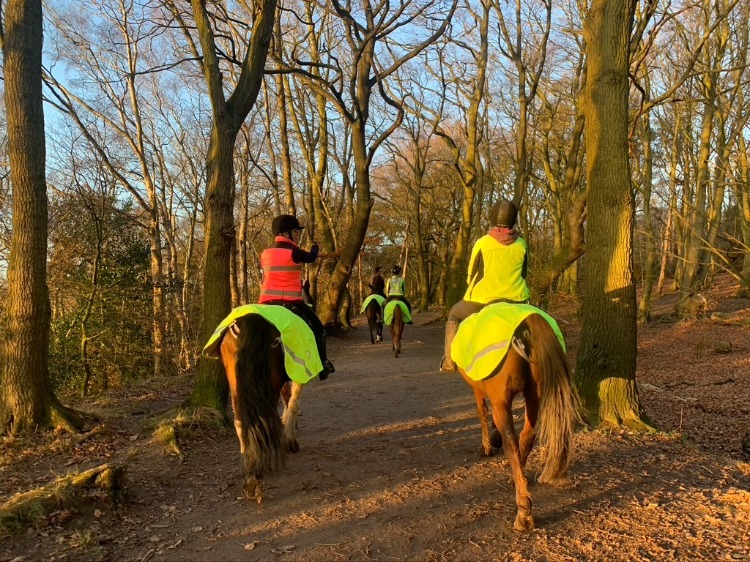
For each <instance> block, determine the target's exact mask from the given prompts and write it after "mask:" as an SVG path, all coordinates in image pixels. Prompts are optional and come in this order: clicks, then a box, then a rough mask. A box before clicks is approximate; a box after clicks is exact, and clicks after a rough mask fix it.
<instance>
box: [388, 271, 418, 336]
mask: <svg viewBox="0 0 750 562" xmlns="http://www.w3.org/2000/svg"><path fill="white" fill-rule="evenodd" d="M391 273H393V275H391V278H390V279H388V282H387V283H386V285H385V296H386V297H388V298H387V299H386V301H385V303H384V304H383V308H385V306H386V305H387V304H388V303H389V302H390V301H401V302H402V303H404V304H405V305H406V308H408V309H409V315H411V303H410V302H409V301H408V300H406V297H405V296H404V288H405V286H406V281H404V278H403V277H401V275H400V273H401V266H400V265H394V266H393V268H392V269H391ZM412 323H413V322H411V321H409V322H407V324H412Z"/></svg>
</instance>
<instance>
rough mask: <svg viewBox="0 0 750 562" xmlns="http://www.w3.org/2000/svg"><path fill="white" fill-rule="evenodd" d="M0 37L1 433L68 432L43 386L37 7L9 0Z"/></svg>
mask: <svg viewBox="0 0 750 562" xmlns="http://www.w3.org/2000/svg"><path fill="white" fill-rule="evenodd" d="M4 16H5V21H4V25H5V29H4V35H3V36H2V50H3V58H4V79H5V80H4V82H5V83H4V87H5V107H6V114H7V130H8V156H9V159H10V177H11V183H12V186H13V234H12V237H11V244H10V260H9V265H8V295H7V330H6V339H5V342H4V343H5V354H4V355H5V366H4V369H3V373H2V380H1V381H0V432H5V431H7V430H10V431H12V432H13V433H17V432H19V431H23V430H35V429H45V428H49V427H53V426H55V425H63V426H65V427H66V428H67V429H69V430H71V429H72V425H71V423H72V422H71V421H70V420H71V417H70V416H71V412H69V411H68V410H66V409H65V408H64V407H63V406H62V405H61V404H60V403H59V402H58V401H57V399H56V397H55V395H54V393H53V392H52V388H51V386H50V380H49V336H50V300H49V290H48V288H47V220H48V219H47V184H46V179H45V139H44V112H43V110H42V72H41V69H42V2H41V1H40V0H8V2H7V3H6V4H5V14H4Z"/></svg>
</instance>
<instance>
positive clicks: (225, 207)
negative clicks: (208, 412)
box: [187, 0, 276, 412]
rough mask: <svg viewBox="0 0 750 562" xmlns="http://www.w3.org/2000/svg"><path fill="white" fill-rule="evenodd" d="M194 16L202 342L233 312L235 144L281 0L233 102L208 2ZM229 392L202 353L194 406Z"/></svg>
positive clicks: (257, 33) (262, 5) (262, 14)
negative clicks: (201, 139) (200, 100)
mask: <svg viewBox="0 0 750 562" xmlns="http://www.w3.org/2000/svg"><path fill="white" fill-rule="evenodd" d="M192 6H193V16H194V17H195V23H196V29H197V32H198V35H199V37H200V42H201V48H202V50H203V72H204V77H205V80H206V85H207V87H208V93H209V97H210V99H211V108H212V113H213V124H212V129H211V139H210V142H209V146H208V154H207V156H206V182H207V185H206V196H205V202H204V213H205V221H204V226H203V229H204V233H205V263H204V267H203V322H202V323H201V331H200V341H201V344H203V343H205V342H206V341H208V338H209V337H210V336H211V334H212V333H213V331H214V329H215V328H216V326H218V325H219V323H220V322H221V321H222V320H223V319H224V317H225V316H226V315H227V314H229V312H230V308H231V294H230V289H229V259H230V254H231V251H232V238H233V237H234V235H235V229H234V217H233V207H234V158H233V156H234V145H235V142H236V139H237V133H238V132H239V130H240V127H241V126H242V123H243V121H244V120H245V117H247V115H248V113H249V112H250V110H251V109H252V108H253V106H254V105H255V101H256V99H257V97H258V93H259V92H260V87H261V84H262V83H263V69H264V67H265V61H266V56H267V54H268V49H269V46H270V43H271V38H272V34H273V22H274V16H275V13H276V0H258V3H257V5H256V10H255V19H254V21H253V29H252V33H251V38H250V43H249V45H248V47H247V52H246V54H245V59H244V61H243V63H242V71H241V73H240V76H239V78H238V80H237V86H236V87H235V90H234V92H233V93H232V95H231V97H230V98H229V99H228V100H225V99H224V86H223V82H222V74H221V71H220V68H219V60H218V55H217V49H216V45H215V42H214V35H213V30H212V29H211V24H210V18H209V16H208V13H207V12H206V6H205V0H192ZM228 393H229V387H228V384H227V379H226V377H225V376H224V369H223V367H222V365H221V363H220V362H219V361H217V360H216V359H209V358H207V357H205V356H201V357H200V358H199V359H198V365H197V369H196V377H195V387H194V388H193V392H192V394H191V395H190V397H189V398H188V400H187V404H188V405H190V406H196V407H200V406H205V407H209V408H214V409H216V410H219V411H220V412H224V411H225V405H226V402H227V397H228Z"/></svg>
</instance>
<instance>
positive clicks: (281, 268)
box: [263, 265, 302, 273]
mask: <svg viewBox="0 0 750 562" xmlns="http://www.w3.org/2000/svg"><path fill="white" fill-rule="evenodd" d="M268 271H302V267H300V266H299V265H269V266H266V267H264V268H263V273H266V272H268Z"/></svg>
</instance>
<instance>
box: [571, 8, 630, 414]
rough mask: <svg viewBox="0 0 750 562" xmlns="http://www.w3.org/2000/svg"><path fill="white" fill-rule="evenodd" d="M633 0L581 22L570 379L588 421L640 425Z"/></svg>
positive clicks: (598, 11)
mask: <svg viewBox="0 0 750 562" xmlns="http://www.w3.org/2000/svg"><path fill="white" fill-rule="evenodd" d="M633 12H634V2H633V0H594V1H593V2H592V4H591V8H590V9H589V12H588V14H587V16H586V21H585V23H584V39H585V41H586V49H587V55H588V75H587V80H586V90H585V95H584V99H583V102H584V107H583V110H584V114H585V121H586V125H585V139H586V158H587V169H586V179H587V184H588V186H589V195H588V242H587V247H586V257H585V268H586V271H585V284H584V291H583V320H582V323H583V330H582V333H581V344H580V348H579V353H578V364H577V368H576V371H575V379H576V383H577V385H578V388H579V391H580V394H581V398H582V405H583V408H584V412H583V413H584V416H585V418H586V419H587V420H588V421H589V422H590V423H592V424H594V425H598V424H600V423H608V424H614V425H619V424H622V423H624V424H627V425H629V426H632V427H644V423H643V421H642V420H643V411H642V409H641V406H640V402H639V399H638V389H637V387H636V384H635V367H636V343H637V342H636V300H635V284H634V280H633V221H634V215H635V204H634V200H633V195H632V191H631V185H630V165H629V160H628V69H629V54H628V41H629V38H630V28H631V26H632V22H633Z"/></svg>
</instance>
